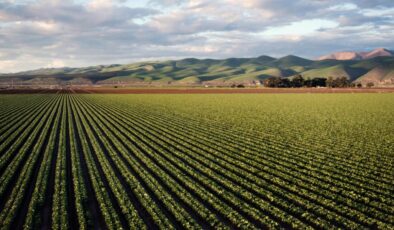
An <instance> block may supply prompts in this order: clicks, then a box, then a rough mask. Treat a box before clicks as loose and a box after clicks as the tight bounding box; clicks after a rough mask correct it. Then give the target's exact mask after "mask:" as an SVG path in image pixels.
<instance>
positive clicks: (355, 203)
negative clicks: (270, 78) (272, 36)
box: [0, 93, 394, 229]
mask: <svg viewBox="0 0 394 230" xmlns="http://www.w3.org/2000/svg"><path fill="white" fill-rule="evenodd" d="M393 121H394V94H392V93H381V94H378V93H376V94H172V95H169V94H167V95H166V94H154V95H153V94H152V95H147V94H138V95H137V94H134V95H130V94H121V95H120V94H118V95H117V94H105V95H104V94H61V93H59V94H46V95H44V94H30V95H22V94H18V95H11V94H9V95H7V94H6V95H0V229H21V228H25V229H50V228H53V229H78V228H79V229H107V228H108V229H122V228H123V229H129V228H136V229H140V228H141V229H145V228H147V229H182V228H186V229H265V228H271V229H280V228H282V229H289V228H293V229H313V228H314V229H333V228H342V229H363V228H378V229H393V228H394V122H393Z"/></svg>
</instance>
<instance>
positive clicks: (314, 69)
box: [0, 55, 394, 87]
mask: <svg viewBox="0 0 394 230" xmlns="http://www.w3.org/2000/svg"><path fill="white" fill-rule="evenodd" d="M298 74H301V75H302V76H304V78H316V77H324V78H328V77H333V78H337V77H342V76H345V77H347V78H348V79H350V80H351V81H354V82H362V83H367V82H373V83H375V85H394V57H390V56H378V57H374V58H370V59H366V60H335V59H326V60H317V61H314V60H308V59H304V58H301V57H297V56H294V55H289V56H285V57H282V58H278V59H277V58H273V57H269V56H260V57H256V58H228V59H222V60H218V59H196V58H187V59H182V60H168V61H148V62H139V63H132V64H126V65H117V64H114V65H99V66H90V67H84V68H55V69H54V68H50V69H38V70H32V71H25V72H20V73H12V74H1V75H0V85H1V86H2V87H5V86H10V85H35V86H41V85H77V86H83V85H230V84H234V83H243V84H255V83H258V82H261V81H262V80H264V79H266V78H269V77H292V76H295V75H298Z"/></svg>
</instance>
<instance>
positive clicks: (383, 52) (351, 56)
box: [318, 48, 394, 60]
mask: <svg viewBox="0 0 394 230" xmlns="http://www.w3.org/2000/svg"><path fill="white" fill-rule="evenodd" d="M393 56H394V52H393V51H390V50H388V49H384V48H377V49H374V50H372V51H370V52H354V51H345V52H337V53H332V54H328V55H324V56H322V57H320V58H318V60H327V59H334V60H366V59H371V58H375V57H393Z"/></svg>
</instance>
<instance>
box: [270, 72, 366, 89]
mask: <svg viewBox="0 0 394 230" xmlns="http://www.w3.org/2000/svg"><path fill="white" fill-rule="evenodd" d="M263 84H264V86H265V87H270V88H301V87H330V88H348V87H357V88H361V87H362V84H361V83H357V84H356V83H352V82H351V81H350V80H349V79H347V78H346V77H338V78H333V77H328V78H313V79H310V78H308V79H304V78H303V77H302V76H301V75H297V76H295V77H293V78H292V79H289V78H281V77H270V78H267V79H265V80H264V81H263ZM372 86H373V83H372V84H367V87H372Z"/></svg>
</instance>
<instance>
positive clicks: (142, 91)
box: [0, 88, 394, 94]
mask: <svg viewBox="0 0 394 230" xmlns="http://www.w3.org/2000/svg"><path fill="white" fill-rule="evenodd" d="M31 93H44V94H47V93H48V94H53V93H80V94H88V93H93V94H234V93H241V94H243V93H247V94H251V93H252V94H253V93H254V94H260V93H261V94H264V93H394V88H362V89H357V88H356V89H355V88H259V89H258V88H245V89H231V88H121V89H114V88H73V89H45V90H44V89H5V90H0V94H31Z"/></svg>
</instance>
